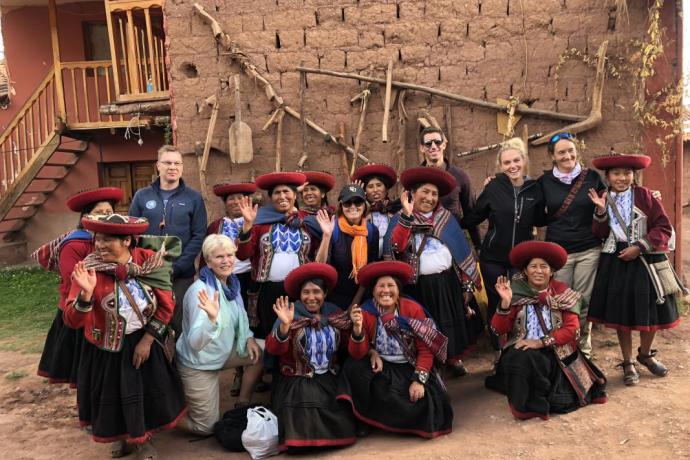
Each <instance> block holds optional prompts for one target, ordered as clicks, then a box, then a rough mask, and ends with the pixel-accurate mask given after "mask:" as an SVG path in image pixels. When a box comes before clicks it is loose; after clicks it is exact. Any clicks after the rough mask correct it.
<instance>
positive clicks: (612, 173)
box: [588, 155, 684, 385]
mask: <svg viewBox="0 0 690 460" xmlns="http://www.w3.org/2000/svg"><path fill="white" fill-rule="evenodd" d="M650 163H651V159H650V158H649V157H648V156H644V155H608V156H605V157H599V158H595V159H594V160H593V161H592V164H593V165H594V166H595V167H596V168H598V169H601V170H603V171H605V173H606V179H607V181H608V183H609V189H608V191H606V192H604V193H603V194H602V195H601V196H599V194H598V193H597V192H596V191H595V190H590V194H589V195H590V198H591V200H592V202H593V203H594V205H595V207H596V209H595V212H594V222H593V223H592V230H593V232H594V234H595V235H597V236H598V237H599V238H601V239H603V240H605V241H604V248H603V249H602V251H601V258H600V259H599V268H598V271H597V277H596V279H595V281H594V289H593V290H592V303H591V304H590V307H589V315H588V319H589V320H590V321H592V322H594V323H603V324H604V325H605V326H606V327H610V328H612V329H615V330H616V332H617V333H618V342H619V345H620V347H621V352H622V354H623V362H622V363H621V364H620V366H622V367H623V381H624V383H625V384H626V385H635V384H636V383H637V382H638V381H639V379H640V375H639V373H638V372H637V369H636V367H635V361H633V345H632V331H639V332H640V347H639V348H638V349H637V358H636V359H637V362H639V363H640V364H642V365H643V366H645V367H646V368H647V369H648V370H649V371H650V372H651V373H652V374H654V375H656V376H658V377H664V376H665V375H666V374H667V373H668V369H667V368H666V366H664V365H663V364H662V363H661V362H660V361H658V360H657V359H656V358H655V355H656V353H657V351H656V350H655V349H653V348H652V346H653V343H654V337H655V335H656V332H657V331H658V330H661V329H670V328H672V327H675V326H677V325H678V323H679V321H680V318H679V317H678V308H677V305H676V302H677V299H676V295H675V294H674V295H663V293H662V292H657V290H656V289H655V287H654V284H653V283H652V279H651V277H650V272H649V268H648V267H649V266H650V265H651V264H655V263H663V262H665V261H667V260H668V258H667V256H666V254H665V253H666V252H668V251H669V240H670V238H671V235H672V232H673V228H672V227H671V223H670V221H669V219H668V216H667V215H666V212H665V211H664V208H663V206H662V205H661V202H660V201H659V200H658V199H656V198H654V196H652V192H651V191H650V190H649V189H647V188H645V187H641V186H638V185H635V184H634V183H633V179H634V171H635V170H640V169H644V168H646V167H647V166H649V164H650ZM668 270H669V273H670V274H671V275H672V276H673V271H672V268H671V266H670V264H669V265H668ZM677 286H678V288H679V290H680V289H684V288H682V286H681V285H680V283H678V284H677Z"/></svg>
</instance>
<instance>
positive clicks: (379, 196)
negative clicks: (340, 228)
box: [352, 163, 400, 258]
mask: <svg viewBox="0 0 690 460" xmlns="http://www.w3.org/2000/svg"><path fill="white" fill-rule="evenodd" d="M352 182H354V183H355V184H357V185H359V186H360V187H362V189H364V192H365V193H366V197H367V203H369V213H370V214H369V216H370V217H369V220H370V221H371V222H372V223H373V224H374V225H375V226H376V228H378V230H379V254H378V255H379V258H381V257H382V256H383V240H384V237H385V236H386V233H387V232H388V226H389V224H390V221H391V219H392V218H393V216H394V215H395V213H397V212H398V211H399V210H400V200H391V199H390V198H389V197H388V194H389V192H390V189H391V188H392V187H393V186H394V185H395V183H396V182H398V175H397V174H396V173H395V170H394V169H393V168H391V167H390V166H388V165H384V164H378V163H373V164H368V165H364V166H361V167H359V168H357V169H356V170H355V173H354V174H353V175H352Z"/></svg>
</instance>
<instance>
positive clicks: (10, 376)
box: [5, 371, 29, 381]
mask: <svg viewBox="0 0 690 460" xmlns="http://www.w3.org/2000/svg"><path fill="white" fill-rule="evenodd" d="M27 375H29V374H27V373H26V371H12V372H8V373H7V374H5V378H6V379H7V380H12V381H16V380H21V379H23V378H24V377H26V376H27Z"/></svg>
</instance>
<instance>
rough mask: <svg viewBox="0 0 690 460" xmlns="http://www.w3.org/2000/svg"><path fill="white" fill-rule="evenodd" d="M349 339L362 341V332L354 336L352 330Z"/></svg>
mask: <svg viewBox="0 0 690 460" xmlns="http://www.w3.org/2000/svg"><path fill="white" fill-rule="evenodd" d="M350 339H352V341H353V342H357V343H360V342H363V341H364V334H362V335H360V336H355V333H354V332H352V333H350Z"/></svg>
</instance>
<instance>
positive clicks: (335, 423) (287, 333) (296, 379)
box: [266, 263, 356, 451]
mask: <svg viewBox="0 0 690 460" xmlns="http://www.w3.org/2000/svg"><path fill="white" fill-rule="evenodd" d="M337 278H338V275H337V273H336V270H335V269H334V268H333V267H331V266H330V265H326V264H323V263H308V264H305V265H302V266H300V267H299V268H296V269H295V270H293V271H292V272H290V274H289V275H288V276H287V278H286V279H285V290H286V291H287V292H288V295H289V296H290V298H292V299H298V300H297V301H296V302H295V303H291V302H290V301H289V300H288V298H287V297H280V298H278V300H277V301H276V304H275V306H274V307H273V309H274V310H275V312H276V315H277V316H278V320H277V321H276V324H275V326H274V327H273V331H272V332H271V335H269V336H268V338H267V339H266V350H267V351H268V352H269V353H271V354H273V355H275V356H278V358H279V360H280V375H279V377H278V381H277V383H276V384H275V385H274V391H273V402H272V406H273V409H274V411H275V413H276V414H277V415H278V427H279V435H280V448H281V450H282V449H287V450H288V451H290V450H300V448H317V447H329V446H345V445H349V444H354V442H355V441H356V437H355V421H354V418H353V416H352V412H351V411H350V410H349V409H348V408H347V407H346V406H345V405H343V404H339V403H338V401H336V399H335V395H336V386H337V381H338V380H337V377H336V371H337V369H338V368H337V355H338V354H337V351H338V348H339V346H340V344H341V342H343V340H341V338H343V339H345V343H347V342H346V340H347V337H349V334H350V329H351V326H352V323H351V321H350V319H349V317H348V316H347V313H345V312H343V311H342V310H340V309H339V308H338V307H337V306H335V305H333V304H332V303H330V302H326V301H325V298H326V296H327V295H328V292H329V291H330V290H331V289H333V287H334V286H335V284H336V280H337Z"/></svg>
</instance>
